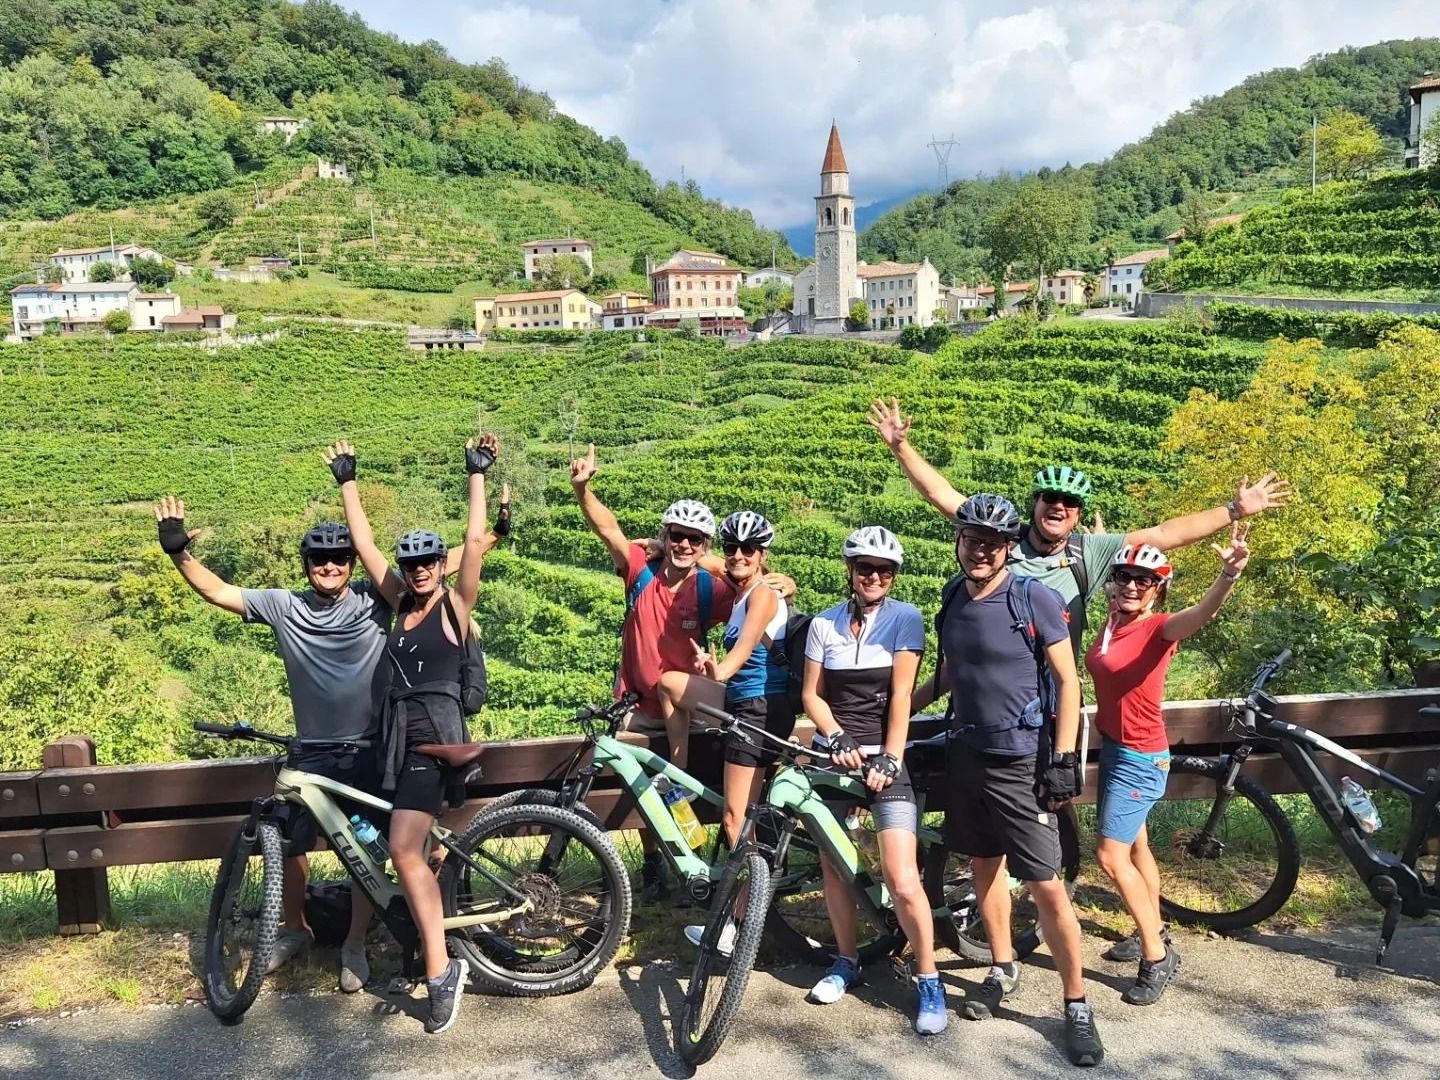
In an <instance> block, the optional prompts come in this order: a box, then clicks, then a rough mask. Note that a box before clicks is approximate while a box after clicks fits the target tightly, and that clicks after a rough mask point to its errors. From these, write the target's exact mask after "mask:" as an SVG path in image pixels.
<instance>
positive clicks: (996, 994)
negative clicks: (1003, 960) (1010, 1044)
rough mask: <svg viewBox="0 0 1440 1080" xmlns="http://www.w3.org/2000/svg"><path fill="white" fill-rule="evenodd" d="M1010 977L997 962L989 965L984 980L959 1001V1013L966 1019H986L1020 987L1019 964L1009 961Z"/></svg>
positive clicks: (997, 1010)
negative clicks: (1013, 972) (1011, 971)
mask: <svg viewBox="0 0 1440 1080" xmlns="http://www.w3.org/2000/svg"><path fill="white" fill-rule="evenodd" d="M1008 966H1009V967H1012V968H1014V969H1015V974H1014V976H1013V977H1012V976H1011V975H1010V974H1008V973H1007V972H1006V970H1005V968H1003V967H1001V966H1000V965H999V964H994V965H992V966H991V968H990V971H989V972H988V973H987V974H986V976H985V981H984V982H982V983H981V984H980V985H979V986H977V987H976V988H975V989H974V990H971V991H970V993H969V994H967V995H966V996H965V1000H964V1001H962V1002H961V1003H960V1015H961V1016H963V1017H965V1019H966V1020H986V1019H989V1018H990V1017H992V1016H994V1015H995V1014H996V1013H997V1012H999V1011H1000V1003H1001V1002H1002V1001H1004V1000H1005V999H1006V998H1008V997H1009V996H1010V995H1011V994H1013V993H1015V991H1016V990H1018V989H1020V965H1019V964H1017V963H1015V962H1014V961H1011V963H1010V964H1009V965H1008Z"/></svg>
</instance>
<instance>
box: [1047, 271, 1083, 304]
mask: <svg viewBox="0 0 1440 1080" xmlns="http://www.w3.org/2000/svg"><path fill="white" fill-rule="evenodd" d="M1040 295H1041V296H1048V297H1050V299H1051V300H1053V301H1055V303H1057V304H1083V303H1085V271H1084V270H1056V271H1055V272H1054V273H1051V274H1046V275H1045V276H1044V277H1043V278H1042V279H1041V280H1040Z"/></svg>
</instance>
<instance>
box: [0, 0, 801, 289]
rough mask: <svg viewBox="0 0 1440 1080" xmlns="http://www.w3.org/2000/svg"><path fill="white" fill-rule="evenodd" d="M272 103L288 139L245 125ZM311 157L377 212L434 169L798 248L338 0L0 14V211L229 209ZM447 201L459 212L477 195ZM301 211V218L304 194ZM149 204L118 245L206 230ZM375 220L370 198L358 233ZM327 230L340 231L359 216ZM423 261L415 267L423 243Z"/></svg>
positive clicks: (766, 250) (474, 254) (477, 68)
mask: <svg viewBox="0 0 1440 1080" xmlns="http://www.w3.org/2000/svg"><path fill="white" fill-rule="evenodd" d="M270 114H280V115H288V116H295V117H301V118H304V119H306V120H308V121H309V124H308V125H307V126H306V127H305V128H303V129H302V130H301V131H300V133H299V134H298V135H296V137H295V138H294V140H293V141H292V142H291V143H290V144H289V145H288V146H287V145H286V144H285V143H284V141H283V138H282V136H280V135H279V134H269V135H266V134H262V133H260V132H259V131H258V130H257V121H258V120H259V118H260V117H261V116H264V115H270ZM316 155H322V156H324V157H327V158H331V159H334V160H339V161H344V162H346V163H347V164H348V165H349V166H350V168H351V170H352V171H353V172H358V173H359V174H361V175H365V176H369V175H373V174H376V173H380V174H381V176H382V179H381V180H380V181H379V184H378V186H377V189H376V193H375V194H376V197H377V200H378V201H379V202H380V204H381V207H382V208H389V207H391V206H392V204H393V203H399V204H404V203H405V202H406V201H407V200H413V199H415V198H419V197H421V193H422V192H423V191H424V185H425V184H427V183H434V182H435V181H437V180H439V179H441V178H446V177H481V178H492V179H498V178H514V179H523V180H525V181H527V182H541V183H545V184H548V185H556V186H558V187H555V188H552V189H551V190H560V189H574V190H575V191H576V192H577V194H576V195H575V196H574V197H573V201H575V202H577V203H580V204H583V203H585V202H586V200H587V198H589V197H591V196H603V197H604V199H605V200H606V201H607V202H608V203H618V204H627V205H630V206H633V207H634V208H635V210H636V212H643V213H644V214H646V215H648V216H649V217H650V218H652V219H654V221H655V223H656V224H655V226H654V227H653V228H652V229H651V231H652V232H655V231H656V230H660V231H665V230H668V234H669V236H682V237H685V238H686V239H687V240H688V241H690V242H693V243H695V244H698V245H700V246H703V247H706V248H708V249H710V250H715V251H720V252H723V253H724V254H726V255H729V256H731V257H732V258H733V259H735V260H737V261H739V262H742V263H749V264H751V265H755V264H759V263H760V262H762V261H768V260H769V258H770V252H771V249H772V246H778V248H779V250H780V253H781V254H782V255H783V256H784V257H785V258H786V259H787V260H790V259H793V255H792V254H791V253H790V251H789V248H788V246H787V245H786V244H785V241H784V239H783V237H781V236H780V235H779V234H777V233H771V232H768V231H766V230H763V229H760V228H758V227H757V226H756V224H755V221H754V219H753V218H752V217H751V215H750V213H749V212H748V211H743V210H737V209H733V208H730V207H726V206H723V205H722V204H720V203H718V202H716V201H714V200H707V199H705V198H704V197H703V195H702V194H701V192H700V190H699V188H698V187H697V186H696V185H695V184H694V183H693V182H691V183H688V184H685V185H683V186H681V185H677V184H674V183H667V184H663V185H662V184H658V183H657V182H656V181H655V180H654V178H652V177H651V176H650V174H649V173H648V172H646V170H645V168H644V167H643V166H642V165H641V164H640V163H639V162H636V161H634V160H632V159H631V158H630V156H629V153H628V151H627V150H626V148H625V145H624V144H623V143H622V142H621V141H620V140H619V139H615V138H609V139H606V138H602V137H601V136H600V135H598V134H597V133H595V132H594V131H592V130H590V129H589V128H587V127H584V126H583V125H581V124H578V123H576V122H575V121H574V120H573V119H571V118H570V117H567V116H565V115H563V114H560V113H557V112H556V111H555V107H554V103H553V102H552V101H551V100H550V99H549V98H548V97H546V96H545V95H544V94H543V93H539V92H537V91H535V90H532V89H529V88H527V87H525V86H523V85H521V84H520V83H519V82H517V81H516V80H515V79H514V78H513V77H512V76H511V75H510V74H509V72H508V71H507V70H506V69H505V66H504V64H503V63H502V62H501V61H499V60H492V61H490V62H488V63H486V64H483V65H466V64H461V63H458V62H457V61H455V60H453V59H452V58H451V57H449V56H448V55H447V54H446V53H445V51H444V49H443V48H441V47H440V46H439V45H438V44H436V43H434V42H427V43H425V44H421V45H409V44H406V43H403V42H401V41H399V40H398V39H397V38H395V37H394V36H392V35H387V34H381V33H378V32H376V31H373V30H370V29H369V28H368V27H366V26H365V24H364V23H363V22H362V21H361V20H360V19H359V17H358V16H355V15H352V14H350V13H348V12H346V11H344V10H343V9H342V8H341V7H339V6H338V5H336V4H333V3H325V2H317V0H308V2H306V3H303V4H291V3H287V2H284V0H252V2H246V3H243V4H237V3H233V2H230V0H185V2H180V0H150V2H147V3H144V4H129V3H110V2H105V0H101V2H98V3H88V4H59V3H40V4H36V5H32V6H30V7H28V8H26V9H25V10H24V11H23V12H22V11H21V10H20V9H18V8H16V9H14V10H10V9H7V10H6V12H5V13H4V14H0V218H9V219H46V220H53V219H55V218H59V217H63V216H64V215H66V214H68V213H72V212H74V211H76V210H79V209H82V208H84V207H87V206H96V207H99V208H103V209H119V208H121V207H128V206H131V205H134V204H137V203H146V202H149V201H152V200H166V199H168V200H172V201H173V200H174V198H175V197H176V196H183V195H187V194H195V193H199V192H205V191H212V190H215V189H227V190H230V191H231V192H232V195H233V196H234V198H235V200H236V202H237V205H238V204H243V202H244V201H245V200H247V199H248V198H249V197H250V196H251V194H252V192H253V188H252V183H251V182H252V180H258V182H259V184H261V185H265V184H266V183H267V181H269V180H273V179H276V178H284V177H287V176H289V177H293V176H295V175H296V174H298V172H299V170H300V167H301V165H303V164H304V163H306V162H313V160H314V158H315V156H316ZM387 169H388V170H391V171H389V172H386V170H387ZM387 176H388V179H385V178H384V177H387ZM431 190H432V192H433V190H434V189H431ZM477 190H479V191H480V194H478V195H476V196H475V198H483V199H485V200H487V201H497V200H499V198H500V196H501V195H503V194H505V193H506V192H507V191H508V192H509V193H510V194H511V196H512V198H513V199H514V200H515V201H519V202H525V203H527V204H528V203H529V202H530V191H529V189H527V188H525V187H523V186H519V187H516V188H514V189H507V188H506V187H505V186H504V185H503V184H501V185H499V186H498V187H496V188H492V189H489V190H484V189H477ZM331 197H333V196H329V195H326V196H323V197H321V198H320V200H319V201H321V202H323V201H324V199H327V198H331ZM550 201H551V202H554V201H555V200H553V199H552V200H550ZM562 201H563V200H562ZM459 203H460V207H459V210H460V213H461V215H462V216H463V215H464V214H465V212H466V208H467V207H473V205H474V200H473V199H472V198H471V197H469V196H462V197H461V198H460V199H459ZM294 209H295V212H296V213H298V214H301V215H303V214H304V213H305V207H304V206H303V199H302V205H301V206H297V207H295V208H294ZM156 216H157V217H159V218H160V219H161V222H160V224H161V226H162V228H161V229H159V230H158V231H157V233H156V234H155V235H153V236H152V235H144V236H140V235H135V236H130V237H127V239H133V240H136V241H139V242H144V243H151V244H155V245H156V246H158V247H161V249H162V250H165V251H166V252H167V253H169V252H170V250H171V249H172V248H173V249H174V251H175V253H176V256H177V257H184V256H185V255H186V254H187V253H188V251H189V250H193V249H194V248H195V247H196V242H197V241H198V242H201V243H203V241H205V240H207V239H209V238H208V237H206V236H204V235H202V234H201V233H200V232H199V231H197V228H196V223H195V222H194V221H193V220H186V219H184V218H183V217H182V218H172V217H170V216H169V215H168V213H167V212H166V211H164V210H161V211H159V212H158V213H157V214H156ZM368 216H369V215H368V207H367V208H366V212H365V218H366V221H365V225H366V232H367V233H368V224H369V221H368ZM539 216H540V217H542V218H543V216H544V215H543V214H540V215H539ZM564 216H565V215H564V214H563V213H562V214H560V217H561V218H562V219H563V217H564ZM614 216H615V214H614V213H613V212H611V211H609V210H604V211H601V212H599V214H598V216H597V217H596V218H592V217H590V216H587V210H586V209H585V208H583V207H582V209H581V211H580V212H579V213H577V214H576V215H575V216H574V218H573V221H574V224H575V225H577V226H590V225H591V223H592V220H593V221H594V222H595V224H596V225H597V226H599V227H601V228H603V227H604V225H605V222H606V221H607V220H609V219H611V218H613V217H614ZM532 220H534V219H532ZM76 224H77V226H84V225H86V224H89V222H88V219H81V220H80V221H77V222H76ZM276 224H277V225H278V224H280V222H278V221H277V222H276ZM426 224H427V223H425V222H419V221H417V222H416V225H415V227H417V228H418V227H423V226H424V225H426ZM440 224H442V225H443V222H442V223H440ZM164 226H168V227H169V228H168V231H167V229H166V228H164ZM326 227H327V228H329V227H330V226H329V224H327V225H326ZM21 230H22V231H27V232H38V231H40V230H37V229H34V228H31V227H26V226H21ZM12 231H13V229H12ZM340 231H341V232H342V233H343V234H345V235H346V237H347V238H349V234H350V233H352V232H353V231H354V228H353V223H352V222H349V221H347V222H345V223H344V224H343V225H342V226H341V229H340ZM86 232H89V233H91V235H89V236H88V237H84V238H88V239H92V240H100V241H102V242H103V240H104V239H105V237H96V236H94V235H93V230H88V229H85V228H83V227H81V228H76V229H72V230H70V231H69V232H67V233H65V238H66V239H70V238H71V237H74V238H75V239H77V240H78V239H81V237H80V236H79V235H77V234H80V233H86ZM527 238H533V237H527ZM291 239H292V240H293V238H291ZM481 239H482V240H483V238H481ZM627 239H629V237H628V236H627ZM657 239H658V236H657ZM250 242H260V243H262V244H270V245H272V246H273V244H274V243H275V235H274V234H273V233H260V234H257V235H255V236H252V237H250V238H249V241H247V240H246V238H244V237H241V238H237V244H236V246H234V247H231V248H223V247H222V249H221V250H220V254H221V255H225V254H236V255H238V254H246V253H248V251H246V250H245V249H246V248H247V247H248V246H249V243H250ZM667 242H668V238H667ZM165 245H168V246H165ZM452 254H454V253H453V252H452ZM416 255H417V257H419V258H420V259H421V260H422V261H424V258H425V253H424V252H423V251H419V252H416ZM628 255H630V256H633V255H634V252H633V251H631V252H628ZM464 256H465V257H464V258H463V259H460V260H459V261H460V262H462V263H465V264H474V263H475V262H476V261H477V260H478V261H479V262H480V263H481V264H483V265H484V266H485V267H486V268H487V270H488V269H490V268H493V269H496V270H498V269H499V268H500V263H501V262H503V263H504V265H506V266H508V265H509V262H510V261H513V257H512V256H511V254H510V253H505V255H504V258H503V259H501V258H500V257H499V256H498V255H496V254H495V253H494V252H493V251H491V250H489V249H487V248H486V247H485V246H484V245H483V243H482V245H481V247H480V250H479V251H474V250H470V249H469V248H465V250H464ZM617 258H618V256H617ZM497 260H498V261H497Z"/></svg>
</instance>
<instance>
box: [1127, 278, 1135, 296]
mask: <svg viewBox="0 0 1440 1080" xmlns="http://www.w3.org/2000/svg"><path fill="white" fill-rule="evenodd" d="M1134 291H1135V284H1134V282H1130V281H1127V282H1126V283H1125V295H1126V296H1129V295H1130V294H1131V293H1133V292H1134Z"/></svg>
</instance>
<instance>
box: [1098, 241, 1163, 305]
mask: <svg viewBox="0 0 1440 1080" xmlns="http://www.w3.org/2000/svg"><path fill="white" fill-rule="evenodd" d="M1168 254H1169V249H1168V248H1149V249H1147V250H1145V251H1137V252H1135V254H1133V255H1126V256H1125V257H1124V258H1121V259H1116V260H1115V261H1114V262H1113V263H1111V264H1110V266H1109V268H1108V269H1107V270H1106V272H1105V295H1106V296H1112V297H1116V298H1118V299H1119V300H1120V301H1121V302H1122V303H1123V304H1124V305H1125V306H1126V307H1127V308H1131V307H1134V306H1135V300H1136V298H1137V297H1138V296H1139V295H1140V294H1141V293H1142V292H1144V291H1145V281H1144V274H1145V267H1147V266H1149V265H1150V264H1151V263H1152V262H1154V261H1155V260H1156V259H1163V258H1164V257H1165V256H1166V255H1168Z"/></svg>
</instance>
